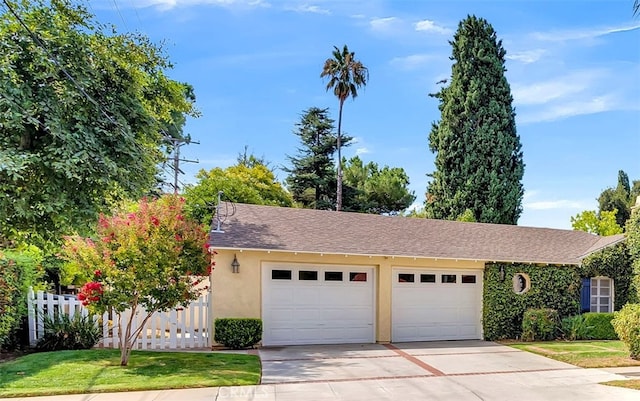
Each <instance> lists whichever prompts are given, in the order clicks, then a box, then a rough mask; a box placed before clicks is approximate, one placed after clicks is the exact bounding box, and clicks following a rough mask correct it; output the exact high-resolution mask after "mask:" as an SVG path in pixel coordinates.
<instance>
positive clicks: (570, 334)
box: [560, 315, 591, 341]
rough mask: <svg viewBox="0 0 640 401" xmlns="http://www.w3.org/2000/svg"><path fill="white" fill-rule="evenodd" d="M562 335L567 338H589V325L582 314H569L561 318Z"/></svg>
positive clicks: (572, 339)
mask: <svg viewBox="0 0 640 401" xmlns="http://www.w3.org/2000/svg"><path fill="white" fill-rule="evenodd" d="M560 327H561V328H560V330H561V331H562V337H563V338H565V339H567V340H571V341H574V340H590V339H591V337H590V331H589V326H587V323H586V322H585V318H584V316H583V315H576V316H569V317H565V318H564V319H562V321H561V324H560Z"/></svg>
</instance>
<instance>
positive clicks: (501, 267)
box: [500, 265, 505, 282]
mask: <svg viewBox="0 0 640 401" xmlns="http://www.w3.org/2000/svg"><path fill="white" fill-rule="evenodd" d="M504 275H505V273H504V266H503V265H500V281H501V282H502V281H504Z"/></svg>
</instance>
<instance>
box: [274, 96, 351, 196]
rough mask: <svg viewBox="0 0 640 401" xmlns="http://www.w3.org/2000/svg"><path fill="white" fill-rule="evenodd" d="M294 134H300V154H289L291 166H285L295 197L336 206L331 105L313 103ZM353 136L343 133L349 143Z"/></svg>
mask: <svg viewBox="0 0 640 401" xmlns="http://www.w3.org/2000/svg"><path fill="white" fill-rule="evenodd" d="M295 134H296V135H297V136H299V137H300V147H299V148H298V155H296V156H287V158H288V159H289V161H290V162H291V165H292V167H290V168H289V167H284V168H283V170H284V171H285V172H287V173H289V175H288V176H287V178H286V179H285V183H286V185H287V188H288V189H289V191H290V192H291V195H292V196H293V199H294V200H295V201H296V202H298V203H299V204H301V205H302V207H305V208H312V209H333V208H335V196H334V194H335V179H334V177H335V165H334V161H333V155H334V153H335V152H336V149H337V138H336V134H335V133H334V125H333V120H332V119H331V118H329V116H328V109H320V108H317V107H311V108H309V109H307V110H305V111H304V113H303V115H302V117H301V119H300V122H298V123H296V131H295ZM350 142H351V137H349V136H343V137H342V146H347V145H349V143H350Z"/></svg>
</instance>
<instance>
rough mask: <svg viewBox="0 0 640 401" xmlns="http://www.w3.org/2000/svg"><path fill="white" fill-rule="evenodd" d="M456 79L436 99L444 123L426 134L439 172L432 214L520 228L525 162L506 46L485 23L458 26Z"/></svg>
mask: <svg viewBox="0 0 640 401" xmlns="http://www.w3.org/2000/svg"><path fill="white" fill-rule="evenodd" d="M450 44H451V45H452V47H453V52H452V56H451V59H452V60H453V61H454V63H453V66H452V69H451V82H450V84H449V86H446V87H443V88H442V89H441V90H440V91H439V92H438V93H436V94H433V95H432V96H434V97H436V98H437V99H439V101H440V104H439V106H438V108H439V110H440V112H441V119H440V121H439V122H437V123H434V124H433V125H432V128H431V132H430V134H429V149H430V150H431V151H432V152H434V153H436V159H435V165H436V170H435V171H434V172H433V174H429V176H431V177H432V180H431V181H430V183H429V185H428V188H427V199H426V202H425V210H426V212H427V217H430V218H436V219H448V220H455V219H457V218H459V217H460V216H461V215H463V214H464V213H465V211H467V214H468V213H469V212H468V211H470V212H471V213H473V216H474V217H475V220H476V221H478V222H485V223H502V224H517V222H518V218H519V217H520V213H521V212H522V196H523V193H524V190H523V187H522V183H521V180H522V175H523V173H524V163H523V160H522V151H521V144H520V137H519V136H518V134H517V133H516V123H515V110H514V108H513V106H512V102H513V97H512V96H511V89H510V87H509V83H508V82H507V79H506V77H505V75H504V73H505V71H506V69H505V66H504V63H505V54H506V51H505V50H504V48H503V47H502V41H500V40H497V37H496V32H495V31H494V30H493V27H492V26H491V25H490V24H489V23H488V22H487V21H486V20H485V19H483V18H477V17H475V16H468V17H467V18H466V19H464V20H462V21H461V22H460V24H459V25H458V30H457V32H456V33H455V35H454V40H453V41H452V42H450Z"/></svg>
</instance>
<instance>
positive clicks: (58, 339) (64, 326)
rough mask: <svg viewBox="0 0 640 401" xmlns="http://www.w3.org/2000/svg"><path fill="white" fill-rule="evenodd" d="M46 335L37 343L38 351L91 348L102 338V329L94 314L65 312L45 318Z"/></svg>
mask: <svg viewBox="0 0 640 401" xmlns="http://www.w3.org/2000/svg"><path fill="white" fill-rule="evenodd" d="M43 325H44V336H43V337H42V338H41V339H40V340H39V341H38V343H37V344H36V350H38V351H62V350H75V349H89V348H92V347H93V346H94V345H96V344H97V343H98V341H100V339H101V338H102V329H101V328H100V327H99V326H98V324H97V323H96V322H95V321H94V320H93V317H92V316H82V315H80V314H75V315H73V317H71V318H70V317H69V315H67V314H65V313H56V314H54V316H53V317H50V316H49V315H48V314H47V315H45V316H44V318H43Z"/></svg>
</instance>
